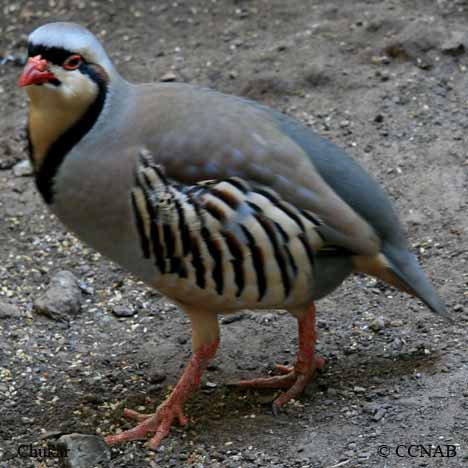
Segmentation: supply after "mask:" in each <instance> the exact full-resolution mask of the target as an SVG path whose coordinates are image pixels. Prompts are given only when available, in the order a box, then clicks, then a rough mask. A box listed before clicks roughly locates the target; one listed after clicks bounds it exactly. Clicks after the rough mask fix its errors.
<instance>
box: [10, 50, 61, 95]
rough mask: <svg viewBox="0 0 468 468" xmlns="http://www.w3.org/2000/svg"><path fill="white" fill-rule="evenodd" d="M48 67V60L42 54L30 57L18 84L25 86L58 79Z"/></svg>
mask: <svg viewBox="0 0 468 468" xmlns="http://www.w3.org/2000/svg"><path fill="white" fill-rule="evenodd" d="M47 67H48V63H47V60H45V59H43V58H42V57H41V56H40V55H36V56H35V57H30V58H29V59H28V62H27V63H26V65H25V66H24V69H23V73H21V76H20V78H19V80H18V86H19V87H20V88H22V87H23V86H29V85H32V84H42V83H47V82H48V81H49V80H52V79H56V78H55V75H54V74H53V73H52V72H50V71H48V70H47Z"/></svg>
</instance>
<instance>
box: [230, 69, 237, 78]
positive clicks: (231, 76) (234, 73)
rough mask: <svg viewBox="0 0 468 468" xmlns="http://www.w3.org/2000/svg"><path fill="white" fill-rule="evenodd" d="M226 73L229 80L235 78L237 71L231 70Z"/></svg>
mask: <svg viewBox="0 0 468 468" xmlns="http://www.w3.org/2000/svg"><path fill="white" fill-rule="evenodd" d="M228 75H229V78H230V79H231V80H235V79H236V78H237V72H236V71H234V70H231V71H230V72H229V74H228Z"/></svg>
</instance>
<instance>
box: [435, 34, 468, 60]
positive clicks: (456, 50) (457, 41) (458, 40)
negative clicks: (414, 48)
mask: <svg viewBox="0 0 468 468" xmlns="http://www.w3.org/2000/svg"><path fill="white" fill-rule="evenodd" d="M467 48H468V34H467V33H466V32H465V31H452V32H451V33H450V36H449V37H448V38H447V39H445V41H443V42H442V44H441V46H440V50H441V51H442V52H443V53H444V54H449V55H461V54H464V53H465V51H466V49H467Z"/></svg>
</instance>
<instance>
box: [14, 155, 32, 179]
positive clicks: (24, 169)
mask: <svg viewBox="0 0 468 468" xmlns="http://www.w3.org/2000/svg"><path fill="white" fill-rule="evenodd" d="M13 174H14V175H15V176H16V177H28V176H32V175H33V174H34V170H33V167H32V165H31V163H30V161H29V160H28V159H26V160H24V161H20V162H19V163H17V164H15V165H14V166H13Z"/></svg>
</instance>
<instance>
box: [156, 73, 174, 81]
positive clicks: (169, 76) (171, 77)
mask: <svg viewBox="0 0 468 468" xmlns="http://www.w3.org/2000/svg"><path fill="white" fill-rule="evenodd" d="M176 79H177V76H176V74H175V73H174V72H171V71H169V72H167V73H164V75H163V76H161V78H159V81H163V82H168V81H176Z"/></svg>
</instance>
